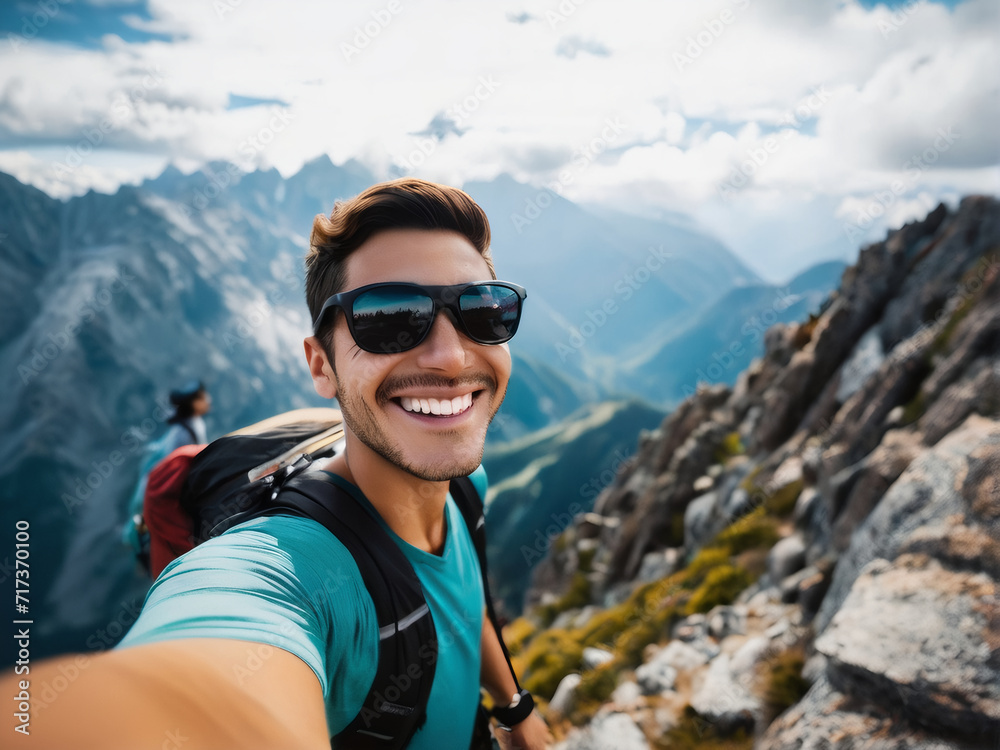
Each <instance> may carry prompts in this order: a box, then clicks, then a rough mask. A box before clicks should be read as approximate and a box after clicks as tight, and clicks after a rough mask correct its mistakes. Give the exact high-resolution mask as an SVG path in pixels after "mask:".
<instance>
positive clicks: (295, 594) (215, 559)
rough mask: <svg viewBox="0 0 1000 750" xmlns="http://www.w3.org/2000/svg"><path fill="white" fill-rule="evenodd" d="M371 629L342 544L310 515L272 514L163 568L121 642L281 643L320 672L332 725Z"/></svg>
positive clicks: (344, 711)
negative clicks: (210, 640)
mask: <svg viewBox="0 0 1000 750" xmlns="http://www.w3.org/2000/svg"><path fill="white" fill-rule="evenodd" d="M279 540H280V541H279ZM377 633H378V625H377V622H376V617H375V608H374V605H373V604H372V601H371V597H370V596H369V595H368V592H367V590H366V589H365V587H364V584H363V582H362V579H361V575H360V573H359V572H358V567H357V564H356V563H355V562H354V558H353V557H352V556H351V554H350V553H349V552H348V551H347V549H346V548H345V547H344V546H343V545H342V544H341V543H340V542H339V540H337V539H336V537H334V536H333V535H332V534H330V533H329V532H328V531H327V530H326V529H325V528H323V526H321V525H320V524H318V523H316V522H315V521H312V520H309V519H304V518H294V517H289V516H273V517H268V518H258V519H254V520H252V521H249V522H247V523H245V524H242V525H240V526H237V527H235V528H234V529H232V530H230V531H228V532H227V533H225V534H223V535H222V536H219V537H217V538H215V539H211V540H209V541H207V542H205V543H204V544H202V545H199V546H198V547H196V548H195V549H193V550H191V551H190V552H188V553H187V554H185V555H183V556H181V557H180V558H178V559H177V560H175V561H174V562H172V563H171V564H170V565H169V566H167V568H166V569H165V570H164V571H163V573H162V574H161V576H160V577H159V578H158V579H157V580H156V582H155V583H154V584H153V587H152V588H151V589H150V592H149V594H148V596H147V597H146V603H145V605H144V606H143V610H142V613H141V614H140V616H139V618H138V620H137V621H136V623H135V625H134V626H133V627H132V629H131V630H130V631H129V633H128V635H126V637H125V638H124V640H123V641H122V643H121V645H120V647H121V648H127V647H129V646H136V645H140V644H145V643H152V642H156V641H163V640H171V639H178V638H228V639H233V640H245V641H251V642H256V643H263V644H268V645H271V646H275V647H277V648H281V649H284V650H286V651H288V652H290V653H293V654H295V655H296V656H298V657H299V658H300V659H302V660H303V661H304V662H305V663H306V664H308V665H309V667H310V668H311V669H312V670H313V672H314V673H315V674H316V676H317V678H319V681H320V685H321V686H322V688H323V695H324V697H325V698H326V699H327V706H328V711H327V717H328V723H329V724H330V728H331V733H336V732H337V731H339V729H340V728H342V727H343V726H345V725H346V724H347V723H348V722H349V721H350V720H351V719H352V718H353V717H354V716H355V715H357V712H358V710H359V709H360V707H361V701H362V700H363V698H364V696H365V695H366V694H367V692H368V688H369V687H370V685H371V682H372V679H373V678H374V674H375V664H376V663H377V655H378V642H377ZM359 696H360V697H359ZM341 722H342V723H341Z"/></svg>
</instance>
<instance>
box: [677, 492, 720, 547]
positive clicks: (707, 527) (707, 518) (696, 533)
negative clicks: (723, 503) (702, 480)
mask: <svg viewBox="0 0 1000 750" xmlns="http://www.w3.org/2000/svg"><path fill="white" fill-rule="evenodd" d="M718 499H719V495H718V493H717V492H706V493H705V494H704V495H700V496H698V497H696V498H695V499H694V500H692V501H691V502H690V503H689V504H688V507H687V508H686V509H685V510H684V547H685V548H686V549H689V550H696V549H700V548H701V546H702V545H703V544H704V543H705V542H707V541H708V540H709V539H711V538H712V537H713V536H715V534H717V533H718V532H717V531H715V528H716V527H717V526H718V525H719V518H720V514H719V511H718V510H717V509H716V502H717V501H718Z"/></svg>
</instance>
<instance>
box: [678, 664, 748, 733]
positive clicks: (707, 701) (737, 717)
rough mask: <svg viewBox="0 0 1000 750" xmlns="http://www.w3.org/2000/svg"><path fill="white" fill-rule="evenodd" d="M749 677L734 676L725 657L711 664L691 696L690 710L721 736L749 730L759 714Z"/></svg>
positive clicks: (745, 675)
mask: <svg viewBox="0 0 1000 750" xmlns="http://www.w3.org/2000/svg"><path fill="white" fill-rule="evenodd" d="M750 683H751V679H750V675H749V674H747V673H741V674H736V673H734V671H733V670H732V669H731V668H730V659H729V655H728V654H719V655H718V656H717V657H715V658H714V659H713V660H712V663H711V664H710V665H709V667H708V671H707V672H706V673H705V675H704V678H703V680H702V683H701V686H700V687H699V688H697V689H696V690H695V692H694V694H693V695H692V696H691V708H693V709H694V710H695V711H697V712H698V714H699V715H700V716H702V717H703V718H704V719H706V720H707V721H709V722H711V723H712V724H715V725H716V727H717V728H718V730H719V731H720V732H722V733H729V732H732V731H734V730H736V729H738V728H740V727H744V728H747V729H750V728H752V727H753V726H754V724H755V722H756V721H757V717H758V716H759V715H760V714H761V709H762V707H761V703H760V700H759V699H758V698H757V697H756V696H755V695H754V694H753V693H752V692H751V691H750V689H749V686H750Z"/></svg>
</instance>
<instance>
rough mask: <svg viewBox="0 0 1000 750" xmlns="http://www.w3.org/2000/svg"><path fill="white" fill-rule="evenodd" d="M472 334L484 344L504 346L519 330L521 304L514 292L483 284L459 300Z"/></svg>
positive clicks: (464, 293) (467, 327) (465, 292)
mask: <svg viewBox="0 0 1000 750" xmlns="http://www.w3.org/2000/svg"><path fill="white" fill-rule="evenodd" d="M458 305H459V308H460V309H461V311H462V321H463V322H464V323H465V328H466V330H467V331H468V332H469V335H470V336H471V337H472V338H473V339H474V340H476V341H478V342H479V343H480V344H502V343H503V342H505V341H509V340H510V338H511V337H512V336H513V335H514V332H515V331H517V324H518V321H519V320H520V318H521V301H520V299H519V298H518V296H517V293H516V292H515V291H514V290H513V289H508V288H507V287H504V286H496V285H492V284H480V285H479V286H472V287H469V288H468V289H466V290H465V291H464V292H463V293H462V296H461V297H460V298H459V300H458Z"/></svg>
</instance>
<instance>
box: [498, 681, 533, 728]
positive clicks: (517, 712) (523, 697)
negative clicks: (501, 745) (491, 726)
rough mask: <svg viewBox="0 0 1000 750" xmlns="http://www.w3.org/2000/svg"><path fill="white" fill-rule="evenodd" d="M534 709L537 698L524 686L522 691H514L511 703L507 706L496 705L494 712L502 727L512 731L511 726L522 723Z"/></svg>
mask: <svg viewBox="0 0 1000 750" xmlns="http://www.w3.org/2000/svg"><path fill="white" fill-rule="evenodd" d="M534 710H535V699H534V698H532V697H531V693H529V692H528V691H527V690H525V689H523V688H522V689H521V692H519V693H514V695H513V696H512V697H511V699H510V703H508V704H507V705H506V706H495V707H494V708H493V711H492V713H493V716H494V718H496V720H497V721H499V722H500V726H501V728H502V729H506V730H508V731H510V728H511V727H513V726H514V725H515V724H520V723H521V722H522V721H524V720H525V719H527V718H528V717H529V716H531V712H532V711H534Z"/></svg>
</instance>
